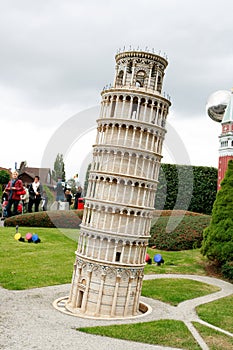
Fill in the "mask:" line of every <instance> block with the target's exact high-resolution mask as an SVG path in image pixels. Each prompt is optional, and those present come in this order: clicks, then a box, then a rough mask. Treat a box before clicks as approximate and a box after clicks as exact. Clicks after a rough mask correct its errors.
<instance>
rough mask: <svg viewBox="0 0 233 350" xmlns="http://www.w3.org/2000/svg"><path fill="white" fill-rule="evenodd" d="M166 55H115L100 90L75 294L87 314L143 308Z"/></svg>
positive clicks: (76, 309)
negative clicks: (109, 79)
mask: <svg viewBox="0 0 233 350" xmlns="http://www.w3.org/2000/svg"><path fill="white" fill-rule="evenodd" d="M166 66H167V60H166V59H164V58H163V57H161V56H160V55H157V54H154V53H149V52H142V51H127V52H120V53H118V54H117V55H116V72H115V79H114V84H113V86H112V87H108V88H105V89H104V90H103V91H102V93H101V95H102V103H101V105H102V106H101V111H100V117H99V119H98V120H97V123H98V126H97V138H96V143H95V145H94V146H93V161H92V166H91V170H90V175H89V183H88V190H87V195H86V199H85V208H84V214H83V220H82V224H81V229H80V237H79V243H78V248H77V251H76V261H75V264H74V272H73V278H72V285H71V290H70V296H69V299H68V301H67V303H66V308H67V309H68V310H69V311H71V312H73V313H76V314H78V315H80V316H83V317H95V318H119V317H132V316H135V315H138V314H139V313H140V303H139V298H140V294H141V287H142V279H143V270H144V265H145V254H146V247H147V244H148V239H149V237H150V236H149V232H150V223H151V218H152V212H153V208H154V200H155V192H156V187H157V180H158V173H159V167H160V161H161V157H162V156H161V150H162V144H163V140H164V136H165V132H166V130H165V124H166V117H167V114H168V109H169V106H170V101H169V100H168V99H167V98H165V97H163V96H162V94H161V90H162V83H163V77H164V70H165V68H166Z"/></svg>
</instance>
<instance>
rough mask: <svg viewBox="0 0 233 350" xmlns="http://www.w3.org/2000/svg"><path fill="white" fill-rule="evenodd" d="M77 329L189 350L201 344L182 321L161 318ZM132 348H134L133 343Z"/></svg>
mask: <svg viewBox="0 0 233 350" xmlns="http://www.w3.org/2000/svg"><path fill="white" fill-rule="evenodd" d="M77 330H78V331H82V332H86V333H91V334H98V335H102V336H106V337H111V338H118V339H125V340H130V341H135V342H140V343H148V344H156V345H166V346H173V347H174V346H175V347H177V348H183V349H187V350H200V347H199V345H198V344H197V343H196V341H195V339H194V338H193V336H192V335H191V333H190V332H189V330H188V328H187V327H186V326H185V324H184V323H183V322H181V321H173V320H160V321H152V322H142V323H135V324H124V325H113V326H105V327H101V326H99V327H85V328H78V329H77ZM97 341H98V340H97ZM131 348H132V349H133V345H132V344H131ZM142 349H143V344H142Z"/></svg>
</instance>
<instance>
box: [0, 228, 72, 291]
mask: <svg viewBox="0 0 233 350" xmlns="http://www.w3.org/2000/svg"><path fill="white" fill-rule="evenodd" d="M19 232H20V233H21V235H22V236H23V237H24V236H25V235H26V233H27V232H32V233H36V234H38V236H39V238H40V239H41V243H38V244H34V243H28V242H20V241H16V240H14V235H15V228H13V227H12V228H11V227H10V228H0V251H1V260H2V262H4V263H3V264H2V266H1V269H0V281H1V286H2V287H4V288H7V289H16V290H20V289H28V288H36V287H44V286H51V285H56V284H64V283H70V281H71V277H72V272H73V264H74V261H75V253H74V252H75V250H76V249H77V242H76V241H75V240H74V236H76V235H77V230H68V229H66V230H64V229H63V230H62V231H60V230H58V229H53V228H51V229H47V228H31V229H30V228H26V227H22V228H20V230H19ZM69 237H70V238H71V237H72V239H70V238H69ZM76 240H77V238H76Z"/></svg>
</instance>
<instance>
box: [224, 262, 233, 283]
mask: <svg viewBox="0 0 233 350" xmlns="http://www.w3.org/2000/svg"><path fill="white" fill-rule="evenodd" d="M222 274H223V276H224V277H225V278H227V279H229V280H231V281H233V262H230V263H228V262H227V263H226V264H224V265H223V266H222Z"/></svg>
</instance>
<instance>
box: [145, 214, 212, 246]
mask: <svg viewBox="0 0 233 350" xmlns="http://www.w3.org/2000/svg"><path fill="white" fill-rule="evenodd" d="M210 219H211V218H210V216H208V215H197V214H195V215H192V214H188V215H187V214H186V215H185V216H183V218H182V220H181V221H180V222H179V220H180V217H179V215H177V216H175V217H172V218H171V217H169V216H160V217H158V218H157V221H156V222H155V223H154V224H153V225H152V227H151V231H150V234H151V238H150V239H149V246H155V247H156V248H157V249H161V250H170V251H177V250H188V249H193V248H200V247H201V243H202V239H203V229H204V228H206V227H207V226H208V225H209V223H210ZM169 220H170V222H172V223H173V224H174V226H175V229H173V230H172V231H171V232H169V231H170V230H169V226H168V222H169Z"/></svg>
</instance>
